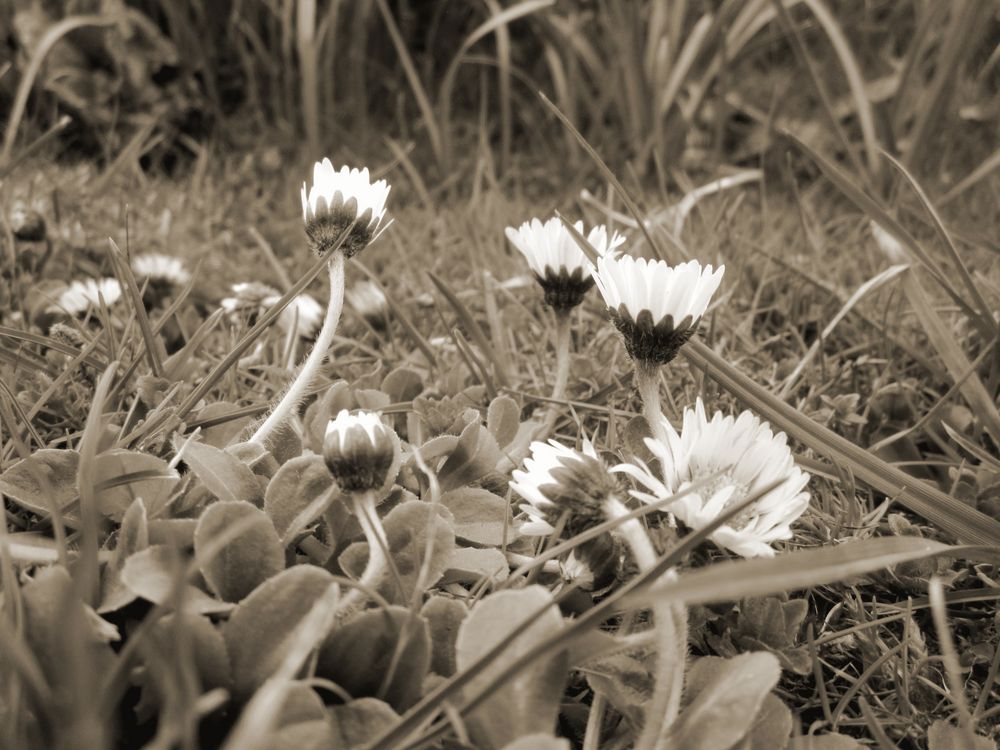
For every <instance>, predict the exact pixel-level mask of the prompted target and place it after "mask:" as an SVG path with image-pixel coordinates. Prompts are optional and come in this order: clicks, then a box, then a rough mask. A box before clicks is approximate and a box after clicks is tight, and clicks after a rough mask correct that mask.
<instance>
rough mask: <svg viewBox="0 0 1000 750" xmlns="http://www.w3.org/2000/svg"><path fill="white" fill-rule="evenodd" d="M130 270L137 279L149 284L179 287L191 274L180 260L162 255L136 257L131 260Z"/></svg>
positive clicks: (149, 254)
mask: <svg viewBox="0 0 1000 750" xmlns="http://www.w3.org/2000/svg"><path fill="white" fill-rule="evenodd" d="M132 270H133V271H134V272H135V275H136V276H137V277H138V278H140V279H149V281H150V283H157V282H160V283H164V284H169V285H172V286H177V287H181V286H184V285H185V284H187V283H188V281H189V280H190V279H191V274H190V273H189V272H188V270H187V269H186V268H185V267H184V264H183V263H182V262H181V260H180V258H175V257H173V256H171V255H164V254H163V253H146V254H145V255H138V256H136V257H135V258H133V259H132Z"/></svg>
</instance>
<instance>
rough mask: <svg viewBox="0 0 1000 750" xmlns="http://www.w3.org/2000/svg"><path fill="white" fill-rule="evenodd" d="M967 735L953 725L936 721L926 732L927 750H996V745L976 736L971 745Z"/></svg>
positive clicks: (943, 721) (941, 720) (989, 740)
mask: <svg viewBox="0 0 1000 750" xmlns="http://www.w3.org/2000/svg"><path fill="white" fill-rule="evenodd" d="M967 737H968V735H967V734H966V733H965V732H963V731H962V730H961V729H959V728H958V727H956V726H955V725H954V724H949V723H948V722H947V721H946V720H944V719H938V720H937V721H935V722H934V723H933V724H931V726H930V728H929V729H928V730H927V750H996V743H995V742H993V740H991V739H987V738H986V737H980V736H979V735H976V736H974V737H972V738H971V740H972V742H971V744H970V743H969V742H967V741H966V738H967Z"/></svg>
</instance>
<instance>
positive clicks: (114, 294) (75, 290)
mask: <svg viewBox="0 0 1000 750" xmlns="http://www.w3.org/2000/svg"><path fill="white" fill-rule="evenodd" d="M121 296H122V288H121V285H120V284H119V283H118V279H112V278H105V279H82V280H79V279H78V280H76V281H73V282H72V283H71V284H70V285H69V286H68V287H66V289H65V290H64V291H63V292H62V294H60V295H59V301H58V302H57V303H56V308H57V309H62V310H64V311H65V312H67V313H69V314H70V315H82V314H83V313H85V312H87V310H88V309H89V308H90V307H96V306H97V305H98V304H100V302H99V300H101V299H103V300H104V304H105V305H107V306H109V307H110V306H111V305H113V304H115V302H117V301H118V300H119V298H120V297H121Z"/></svg>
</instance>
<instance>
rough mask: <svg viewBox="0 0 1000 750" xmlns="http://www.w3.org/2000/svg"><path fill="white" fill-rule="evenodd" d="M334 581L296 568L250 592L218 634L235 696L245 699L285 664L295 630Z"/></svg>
mask: <svg viewBox="0 0 1000 750" xmlns="http://www.w3.org/2000/svg"><path fill="white" fill-rule="evenodd" d="M333 582H334V578H333V576H332V575H331V574H330V573H328V572H327V571H325V570H323V569H322V568H319V567H316V566H315V565H296V566H295V567H293V568H289V569H288V570H285V571H283V572H281V573H279V574H278V575H276V576H274V577H273V578H269V579H268V580H267V581H265V582H264V583H263V584H261V585H260V586H258V587H257V588H256V589H254V591H253V593H252V594H250V596H248V597H247V598H246V599H244V600H243V601H242V602H240V603H239V604H238V605H237V606H236V608H235V609H234V610H233V612H232V615H230V617H229V621H228V622H227V623H226V624H225V626H224V627H223V629H222V636H223V638H224V639H225V641H226V650H227V651H228V653H229V662H230V665H231V666H232V670H233V693H234V695H235V696H236V697H237V698H238V699H241V700H243V699H246V698H249V697H250V695H252V694H253V692H254V691H255V690H256V689H257V688H258V687H260V686H261V685H262V684H264V681H265V680H266V679H267V678H268V677H269V676H270V675H271V673H272V672H274V670H275V669H277V668H278V666H279V665H280V664H281V662H282V661H283V660H284V658H285V654H286V651H287V649H288V647H289V646H290V643H291V640H292V636H294V635H295V631H296V628H297V627H298V625H299V623H300V622H301V621H302V620H303V618H305V617H306V616H307V615H308V614H309V613H310V611H311V610H312V608H313V604H314V603H315V602H316V600H317V599H319V598H320V597H322V596H323V595H324V594H325V593H326V591H327V589H328V588H329V586H330V584H331V583H333Z"/></svg>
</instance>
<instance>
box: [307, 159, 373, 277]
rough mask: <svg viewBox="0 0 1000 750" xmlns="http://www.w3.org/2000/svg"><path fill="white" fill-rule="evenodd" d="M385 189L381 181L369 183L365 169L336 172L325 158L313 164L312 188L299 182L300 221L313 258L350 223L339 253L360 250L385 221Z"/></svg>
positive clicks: (328, 246)
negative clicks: (304, 227)
mask: <svg viewBox="0 0 1000 750" xmlns="http://www.w3.org/2000/svg"><path fill="white" fill-rule="evenodd" d="M389 189H390V188H389V185H388V183H387V182H386V181H385V180H378V181H376V182H374V183H373V182H372V181H371V178H370V176H369V174H368V168H367V167H365V168H364V169H361V170H358V169H352V168H348V167H346V166H345V167H341V168H340V171H339V172H338V171H335V170H334V168H333V164H331V163H330V160H329V159H323V161H321V162H316V164H315V166H314V167H313V184H312V187H311V188H309V187H307V184H306V183H305V182H303V183H302V219H303V221H304V222H305V226H306V234H307V235H308V236H309V239H310V241H311V242H312V245H313V250H315V252H316V253H317V255H321V254H323V253H324V252H326V250H327V249H328V248H330V247H332V246H333V245H335V244H336V243H337V241H338V240H339V239H340V235H341V234H342V233H343V231H344V230H345V229H347V228H348V227H349V226H351V225H352V224H353V225H354V228H353V229H352V230H351V235H350V237H348V238H347V239H346V240H345V241H344V243H343V245H342V246H341V250H342V252H343V254H344V256H345V257H347V258H350V257H351V256H352V255H355V254H356V253H358V252H360V251H361V250H363V249H364V248H365V246H366V245H368V243H369V242H371V239H372V237H373V236H374V234H375V232H376V231H377V230H378V228H379V226H380V224H381V223H382V220H383V218H385V210H386V209H385V202H386V200H387V199H388V197H389Z"/></svg>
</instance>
